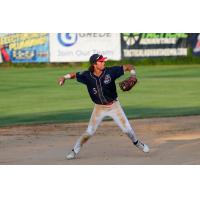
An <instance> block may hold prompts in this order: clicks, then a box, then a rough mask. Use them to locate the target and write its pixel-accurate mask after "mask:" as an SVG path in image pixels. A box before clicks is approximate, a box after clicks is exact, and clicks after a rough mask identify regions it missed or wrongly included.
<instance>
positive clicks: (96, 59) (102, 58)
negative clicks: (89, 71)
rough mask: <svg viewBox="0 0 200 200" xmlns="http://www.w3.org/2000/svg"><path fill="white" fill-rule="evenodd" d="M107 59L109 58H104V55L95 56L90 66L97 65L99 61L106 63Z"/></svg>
mask: <svg viewBox="0 0 200 200" xmlns="http://www.w3.org/2000/svg"><path fill="white" fill-rule="evenodd" d="M106 59H107V57H103V56H102V55H100V54H93V55H91V56H90V64H91V65H92V64H94V63H96V62H97V61H105V60H106Z"/></svg>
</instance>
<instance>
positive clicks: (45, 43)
mask: <svg viewBox="0 0 200 200" xmlns="http://www.w3.org/2000/svg"><path fill="white" fill-rule="evenodd" d="M0 47H1V48H0V50H1V56H2V59H3V61H4V62H8V61H11V62H13V63H18V62H48V61H49V34H48V33H1V34H0Z"/></svg>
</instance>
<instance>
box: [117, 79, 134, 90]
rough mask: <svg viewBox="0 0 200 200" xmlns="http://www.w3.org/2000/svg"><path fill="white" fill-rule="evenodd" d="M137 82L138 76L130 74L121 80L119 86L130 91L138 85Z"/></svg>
mask: <svg viewBox="0 0 200 200" xmlns="http://www.w3.org/2000/svg"><path fill="white" fill-rule="evenodd" d="M136 83H137V78H136V76H130V77H129V78H127V79H126V80H124V81H122V82H120V83H119V87H120V88H121V90H122V91H129V90H130V89H132V88H133V87H134V86H135V85H136Z"/></svg>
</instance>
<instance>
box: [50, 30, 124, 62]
mask: <svg viewBox="0 0 200 200" xmlns="http://www.w3.org/2000/svg"><path fill="white" fill-rule="evenodd" d="M94 53H99V54H103V55H104V56H106V57H108V59H109V60H120V59H121V43H120V34H119V33H52V34H50V61H51V62H82V61H88V60H89V57H90V56H91V55H92V54H94Z"/></svg>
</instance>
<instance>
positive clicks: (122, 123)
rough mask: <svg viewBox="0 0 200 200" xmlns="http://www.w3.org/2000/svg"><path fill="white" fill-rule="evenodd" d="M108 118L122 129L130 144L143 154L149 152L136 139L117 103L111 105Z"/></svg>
mask: <svg viewBox="0 0 200 200" xmlns="http://www.w3.org/2000/svg"><path fill="white" fill-rule="evenodd" d="M109 116H110V117H112V118H113V119H114V121H115V122H116V123H117V125H118V126H119V127H120V128H121V129H122V131H123V132H124V133H126V135H127V136H128V137H129V138H130V139H131V141H132V143H133V144H134V145H135V146H136V147H138V148H139V149H141V150H142V151H143V152H145V153H147V152H149V147H148V146H147V145H146V144H144V143H142V142H141V141H140V140H138V139H137V136H136V133H135V131H134V129H133V128H132V127H131V125H130V123H129V121H128V119H127V117H126V115H125V113H124V111H123V109H122V107H121V105H120V103H119V101H117V102H115V103H114V104H113V105H112V110H111V111H110V113H109Z"/></svg>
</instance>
